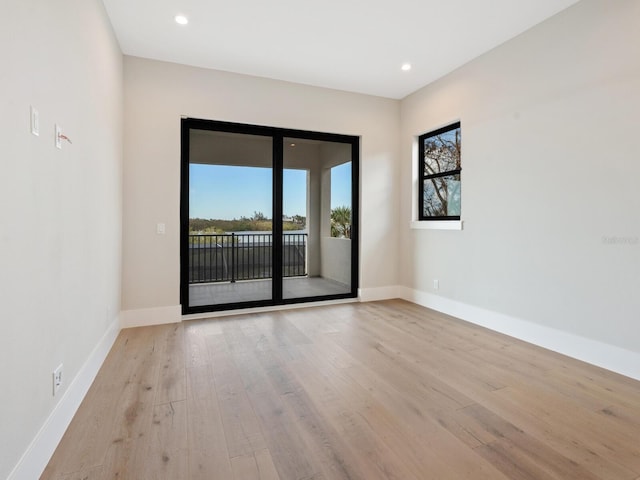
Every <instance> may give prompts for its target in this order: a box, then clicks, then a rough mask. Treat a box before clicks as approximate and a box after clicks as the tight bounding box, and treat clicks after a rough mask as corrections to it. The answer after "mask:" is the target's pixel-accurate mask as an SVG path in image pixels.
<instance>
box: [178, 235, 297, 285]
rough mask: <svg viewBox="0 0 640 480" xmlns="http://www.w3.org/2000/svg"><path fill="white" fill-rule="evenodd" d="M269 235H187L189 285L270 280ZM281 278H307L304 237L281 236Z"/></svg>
mask: <svg viewBox="0 0 640 480" xmlns="http://www.w3.org/2000/svg"><path fill="white" fill-rule="evenodd" d="M272 239H273V234H271V233H225V234H220V235H189V283H212V282H235V281H236V280H258V279H261V278H271V276H272V268H271V267H272V260H271V259H272V245H273V242H272ZM282 274H283V276H284V277H299V276H305V275H306V274H307V234H306V233H285V234H283V235H282Z"/></svg>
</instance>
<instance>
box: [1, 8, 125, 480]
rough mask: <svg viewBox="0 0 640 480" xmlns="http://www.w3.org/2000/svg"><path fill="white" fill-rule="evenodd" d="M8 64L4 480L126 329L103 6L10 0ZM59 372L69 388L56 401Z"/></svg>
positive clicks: (116, 75) (117, 86)
mask: <svg viewBox="0 0 640 480" xmlns="http://www.w3.org/2000/svg"><path fill="white" fill-rule="evenodd" d="M0 59H2V67H1V69H0V145H2V153H0V296H1V300H0V304H1V305H2V310H3V311H2V335H0V365H1V366H2V388H3V391H2V396H1V399H0V426H1V427H0V445H2V448H1V449H0V478H7V476H8V475H9V473H10V472H11V471H12V470H13V469H14V467H15V466H16V465H17V464H18V462H19V460H20V458H21V456H22V455H23V454H25V452H27V449H28V447H29V445H30V444H31V443H32V441H34V439H37V438H36V437H37V434H38V432H39V430H40V429H41V428H43V427H44V426H45V421H46V420H47V419H49V420H51V415H52V412H54V410H55V411H60V410H61V409H62V407H61V403H64V402H60V400H61V399H62V398H63V397H64V396H65V395H66V394H67V393H68V392H69V388H70V387H71V386H72V385H73V384H77V382H76V383H74V381H75V379H77V377H78V373H79V372H80V371H81V370H82V368H83V366H85V364H86V362H87V361H88V360H89V359H90V357H91V356H92V353H94V349H95V348H96V347H98V346H99V344H100V343H101V341H103V340H104V336H105V335H106V334H108V333H109V332H111V333H113V332H117V329H115V328H113V327H114V325H117V314H118V312H119V310H120V277H121V268H120V265H121V256H120V248H121V247H120V246H121V215H122V214H121V166H122V165H121V159H122V140H121V132H122V98H123V97H122V55H121V53H120V50H119V47H118V46H117V43H116V41H115V39H114V36H113V34H112V31H111V27H110V25H109V23H108V21H107V18H106V14H105V13H104V11H103V6H102V2H100V1H99V0H58V1H55V2H52V1H49V0H20V1H11V2H3V9H2V15H0ZM30 105H34V106H35V107H37V108H38V109H39V112H40V136H38V137H36V136H33V135H31V133H30V131H29V106H30ZM56 122H57V123H59V124H60V125H61V126H62V127H63V130H64V133H65V134H66V135H68V136H69V137H70V138H71V140H72V141H73V145H69V144H65V145H64V147H63V149H62V150H57V149H56V148H55V147H54V123H56ZM60 363H64V385H63V388H62V390H60V391H59V392H58V395H57V396H56V397H53V396H52V377H51V376H52V371H53V369H54V368H55V367H57V366H58V364H60ZM66 398H69V397H68V396H67V397H66ZM76 400H77V398H76ZM47 425H49V424H47ZM63 431H64V426H63V427H62V432H63ZM62 432H59V433H60V434H61V433H62ZM41 433H42V432H41ZM49 433H51V431H49ZM53 446H55V443H53ZM25 458H26V457H25ZM28 460H29V459H28V458H27V463H28ZM31 467H33V465H26V466H25V468H27V470H28V469H29V468H31ZM25 471H26V470H22V472H25ZM37 475H38V474H37V473H36V474H35V475H34V476H30V477H28V478H37ZM17 478H24V477H17Z"/></svg>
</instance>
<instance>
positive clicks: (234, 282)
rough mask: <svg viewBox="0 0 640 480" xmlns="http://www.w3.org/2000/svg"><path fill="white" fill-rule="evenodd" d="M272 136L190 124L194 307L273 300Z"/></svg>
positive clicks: (190, 263)
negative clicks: (198, 127)
mask: <svg viewBox="0 0 640 480" xmlns="http://www.w3.org/2000/svg"><path fill="white" fill-rule="evenodd" d="M272 159H273V140H272V137H271V136H261V135H248V134H244V133H232V132H220V131H210V130H197V129H190V130H189V240H188V253H187V259H188V284H189V287H188V299H189V300H188V305H189V307H203V306H210V305H215V306H219V305H229V306H231V305H237V304H245V303H249V304H250V303H255V302H258V303H260V302H264V301H271V300H272V298H273V294H272V292H273V290H272V244H273V160H272Z"/></svg>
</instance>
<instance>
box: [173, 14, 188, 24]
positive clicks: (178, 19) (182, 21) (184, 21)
mask: <svg viewBox="0 0 640 480" xmlns="http://www.w3.org/2000/svg"><path fill="white" fill-rule="evenodd" d="M176 23H178V24H180V25H186V24H187V23H189V19H188V18H187V17H185V16H184V15H176Z"/></svg>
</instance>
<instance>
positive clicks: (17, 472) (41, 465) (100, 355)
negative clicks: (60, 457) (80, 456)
mask: <svg viewBox="0 0 640 480" xmlns="http://www.w3.org/2000/svg"><path fill="white" fill-rule="evenodd" d="M119 332H120V328H119V321H118V319H116V320H115V321H114V322H113V323H112V324H111V326H109V328H108V329H107V331H106V332H105V334H104V335H103V336H102V338H101V339H100V341H99V342H98V344H97V345H96V346H95V348H94V349H93V351H92V352H91V354H90V355H89V358H87V361H86V362H85V363H84V365H82V368H80V371H79V372H78V374H77V375H76V376H75V378H74V379H73V380H72V381H71V383H70V384H69V387H68V388H67V389H66V391H65V392H64V394H63V396H62V398H60V401H59V402H58V404H57V405H56V406H55V408H54V409H53V411H52V412H51V414H50V415H49V417H48V418H47V420H46V421H45V423H44V425H43V426H42V428H41V429H40V431H39V432H38V433H37V434H36V436H35V438H34V439H33V441H32V442H31V444H30V445H29V447H28V448H27V450H26V451H25V453H24V454H23V455H22V458H20V461H19V462H18V464H17V465H16V466H15V468H14V469H13V471H12V472H11V473H10V474H9V477H8V478H7V480H33V479H34V478H40V475H42V472H43V471H44V469H45V468H46V466H47V463H49V460H50V459H51V456H52V455H53V452H55V450H56V447H57V446H58V443H60V440H61V439H62V436H63V435H64V432H65V431H66V430H67V427H68V426H69V424H70V423H71V420H72V419H73V416H74V415H75V414H76V412H77V411H78V408H79V407H80V404H81V403H82V400H83V399H84V397H85V395H86V394H87V392H88V391H89V387H91V384H92V383H93V380H94V379H95V378H96V375H97V374H98V371H99V370H100V367H101V366H102V364H103V363H104V360H105V359H106V358H107V355H108V353H109V350H111V347H112V346H113V344H114V342H115V341H116V338H117V337H118V333H119Z"/></svg>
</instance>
